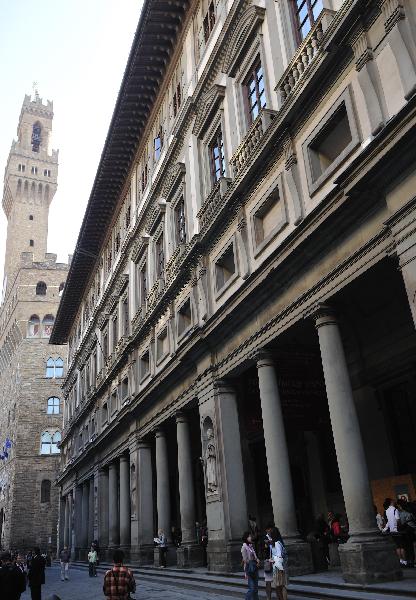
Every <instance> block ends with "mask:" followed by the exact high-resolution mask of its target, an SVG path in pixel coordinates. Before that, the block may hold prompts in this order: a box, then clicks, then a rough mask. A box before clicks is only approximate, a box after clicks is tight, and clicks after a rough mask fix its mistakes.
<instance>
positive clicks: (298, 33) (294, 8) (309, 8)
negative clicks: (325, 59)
mask: <svg viewBox="0 0 416 600" xmlns="http://www.w3.org/2000/svg"><path fill="white" fill-rule="evenodd" d="M319 3H321V10H320V11H319V13H318V14H317V15H316V16H315V14H314V12H313V9H314V7H315V5H316V4H319ZM305 5H306V17H305V18H304V19H303V21H302V22H301V20H300V18H299V13H300V11H301V10H302V8H303V6H305ZM323 9H324V6H323V2H322V0H315V1H313V0H301V2H300V6H298V3H297V0H290V13H291V19H292V25H293V30H294V34H295V41H296V44H297V46H300V44H301V43H302V42H303V40H304V39H305V38H306V37H307V36H308V35H309V33H310V31H311V29H313V27H314V26H315V25H316V23H317V21H318V19H319V16H320V15H321V12H322V11H323ZM306 22H308V23H309V25H310V27H309V29H308V31H307V32H306V33H305V35H303V33H302V27H303V25H304V24H305V23H306Z"/></svg>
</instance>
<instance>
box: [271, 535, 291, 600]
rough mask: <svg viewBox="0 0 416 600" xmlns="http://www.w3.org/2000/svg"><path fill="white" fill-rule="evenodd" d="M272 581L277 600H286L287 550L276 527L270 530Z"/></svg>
mask: <svg viewBox="0 0 416 600" xmlns="http://www.w3.org/2000/svg"><path fill="white" fill-rule="evenodd" d="M271 536H272V558H273V582H272V587H274V588H275V589H276V595H277V598H278V600H287V585H288V576H287V552H286V547H285V543H284V541H283V539H282V536H281V535H280V531H279V530H278V529H277V527H273V529H272V532H271Z"/></svg>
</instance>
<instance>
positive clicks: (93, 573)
mask: <svg viewBox="0 0 416 600" xmlns="http://www.w3.org/2000/svg"><path fill="white" fill-rule="evenodd" d="M97 560H98V555H97V550H96V549H95V548H94V546H91V550H90V551H89V552H88V571H89V575H90V577H97Z"/></svg>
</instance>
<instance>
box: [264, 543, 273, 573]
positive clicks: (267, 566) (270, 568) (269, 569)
mask: <svg viewBox="0 0 416 600" xmlns="http://www.w3.org/2000/svg"><path fill="white" fill-rule="evenodd" d="M269 549H270V556H269V558H266V560H265V561H264V564H263V570H264V572H265V573H271V572H272V571H273V563H272V561H271V558H272V548H271V546H269Z"/></svg>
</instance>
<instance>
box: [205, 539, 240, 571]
mask: <svg viewBox="0 0 416 600" xmlns="http://www.w3.org/2000/svg"><path fill="white" fill-rule="evenodd" d="M241 546H242V542H225V541H223V540H210V541H208V547H207V554H208V570H209V571H219V572H222V573H230V572H233V571H241V570H242V567H241Z"/></svg>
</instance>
